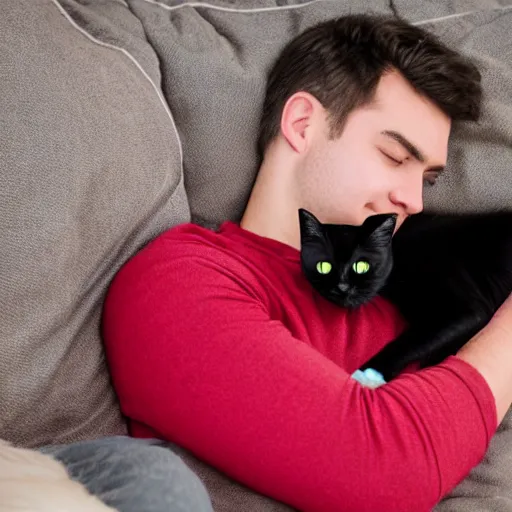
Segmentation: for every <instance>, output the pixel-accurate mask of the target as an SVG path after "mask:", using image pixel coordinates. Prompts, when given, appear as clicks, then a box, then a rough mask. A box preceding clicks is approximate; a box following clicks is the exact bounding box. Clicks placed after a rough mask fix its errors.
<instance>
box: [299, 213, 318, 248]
mask: <svg viewBox="0 0 512 512" xmlns="http://www.w3.org/2000/svg"><path fill="white" fill-rule="evenodd" d="M299 222H300V236H301V239H302V240H314V239H317V238H324V229H323V227H322V223H321V222H320V221H319V220H318V219H317V218H316V217H315V216H314V215H313V214H312V213H311V212H308V211H307V210H305V209H304V208H299Z"/></svg>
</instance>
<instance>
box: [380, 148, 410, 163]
mask: <svg viewBox="0 0 512 512" xmlns="http://www.w3.org/2000/svg"><path fill="white" fill-rule="evenodd" d="M379 151H380V152H381V153H382V154H383V155H384V156H385V157H386V159H387V160H389V161H390V162H391V163H392V164H394V165H401V164H403V163H404V161H403V160H400V159H399V158H394V157H392V156H391V155H390V154H389V153H386V152H385V151H382V149H379Z"/></svg>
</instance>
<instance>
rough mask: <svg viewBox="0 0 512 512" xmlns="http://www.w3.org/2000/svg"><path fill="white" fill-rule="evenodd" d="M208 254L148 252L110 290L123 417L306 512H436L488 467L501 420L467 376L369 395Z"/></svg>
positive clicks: (452, 374) (445, 374) (112, 361)
mask: <svg viewBox="0 0 512 512" xmlns="http://www.w3.org/2000/svg"><path fill="white" fill-rule="evenodd" d="M208 251H214V249H213V248H204V250H202V252H201V254H198V253H194V254H182V255H180V254H176V255H175V256H173V257H172V258H171V259H169V258H168V257H167V256H164V254H163V251H158V250H156V249H155V250H152V249H151V248H149V249H147V250H144V251H142V252H141V253H139V255H137V256H136V257H135V258H133V259H132V260H131V261H130V262H128V264H127V265H125V267H123V269H121V271H120V272H119V273H118V275H117V277H116V278H115V280H114V282H113V284H112V286H111V288H110V291H109V294H108V296H107V299H106V302H105V308H104V323H103V328H104V339H105V344H106V351H107V357H108V362H109V366H110V369H111V373H112V379H113V383H114V386H115V388H116V391H117V393H118V396H119V400H120V404H121V408H122V411H123V413H124V414H125V415H126V416H127V417H128V418H130V419H132V420H133V421H135V422H138V423H141V424H143V425H147V426H148V427H150V428H151V429H152V430H153V431H154V432H156V433H158V435H160V436H161V437H163V438H165V439H168V440H171V441H173V442H176V443H178V444H179V445H181V446H183V447H184V448H186V449H189V450H191V451H192V452H193V453H194V454H196V456H198V457H199V458H200V459H202V460H204V461H206V462H207V463H209V464H211V465H212V466H214V467H216V468H218V469H219V470H221V471H223V472H225V473H226V474H228V475H229V476H231V477H232V478H234V479H235V480H238V481H240V482H242V483H243V484H245V485H247V486H248V487H250V488H252V489H254V490H256V491H258V492H260V493H262V494H265V495H267V496H270V497H273V498H274V499H277V500H280V501H282V502H284V503H286V504H289V505H290V506H292V507H295V508H297V509H299V510H301V511H303V512H332V511H334V510H343V511H345V512H351V511H354V512H356V511H357V512H365V511H374V510H379V511H383V512H386V511H393V512H401V511H404V512H410V511H411V510H415V511H428V510H431V509H432V508H433V506H434V505H435V504H436V503H437V502H438V501H439V500H440V499H441V498H442V497H443V496H444V495H445V494H446V493H448V492H449V491H450V490H451V489H452V488H453V487H454V486H455V485H456V484H457V483H458V482H459V481H460V480H462V479H463V478H464V477H465V476H466V475H467V474H468V473H469V471H470V470H471V468H472V467H474V466H475V465H476V464H477V463H478V462H479V461H480V460H481V458H482V457H483V455H484V453H485V451H486V449H487V447H488V443H489V441H490V438H491V436H492V434H493V433H494V431H495V429H496V410H495V405H494V399H493V396H492V394H491V391H490V389H489V387H488V386H487V383H486V382H485V380H484V379H483V377H482V376H481V375H480V374H479V373H478V372H477V371H476V370H475V369H474V368H473V367H471V366H470V365H469V364H467V363H465V362H463V361H462V360H460V359H458V358H456V357H450V358H448V359H447V360H446V361H445V362H444V363H442V364H440V365H438V366H436V367H432V368H429V369H425V370H422V371H418V372H415V373H407V374H403V375H402V376H400V377H398V378H397V379H395V380H394V381H393V382H391V383H389V384H387V385H385V386H382V387H380V388H377V389H375V390H371V389H368V388H364V387H362V386H361V385H360V384H358V383H357V382H356V381H354V380H353V379H351V378H350V376H349V375H348V374H347V373H346V372H344V371H343V370H342V369H341V368H340V367H339V366H337V365H336V364H334V363H333V362H332V361H330V360H329V359H327V358H326V357H324V356H323V355H321V354H320V353H318V352H317V351H316V350H314V349H313V348H311V347H310V346H308V345H306V344H305V343H303V342H301V341H300V340H298V339H296V338H294V337H293V336H292V335H291V334H290V332H289V331H288V330H287V329H286V328H285V326H284V325H283V324H282V323H281V322H278V321H274V320H271V319H270V318H269V316H268V313H267V311H266V308H265V307H264V305H263V304H262V301H261V300H259V299H258V297H257V294H255V293H253V290H252V289H251V287H250V286H248V285H247V283H245V282H244V280H243V279H242V278H241V276H240V275H241V273H242V272H243V270H242V268H240V269H238V270H239V271H237V264H236V261H232V262H230V264H229V265H224V264H223V261H222V259H221V258H217V260H218V261H214V260H215V258H212V257H210V256H211V255H209V254H208ZM240 267H241V266H240Z"/></svg>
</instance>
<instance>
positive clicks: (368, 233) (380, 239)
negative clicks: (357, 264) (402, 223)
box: [361, 213, 397, 247]
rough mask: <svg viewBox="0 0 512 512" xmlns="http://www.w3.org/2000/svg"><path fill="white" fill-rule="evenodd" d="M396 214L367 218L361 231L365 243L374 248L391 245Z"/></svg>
mask: <svg viewBox="0 0 512 512" xmlns="http://www.w3.org/2000/svg"><path fill="white" fill-rule="evenodd" d="M396 219H397V215H396V213H384V214H380V215H371V216H370V217H368V218H367V219H366V220H365V221H364V223H363V225H362V229H361V235H362V237H363V238H364V240H365V241H367V242H368V243H369V244H371V245H372V246H374V247H384V246H386V245H388V244H390V243H391V239H392V238H393V233H394V231H395V226H396Z"/></svg>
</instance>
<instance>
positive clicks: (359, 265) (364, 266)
mask: <svg viewBox="0 0 512 512" xmlns="http://www.w3.org/2000/svg"><path fill="white" fill-rule="evenodd" d="M352 270H353V271H354V272H355V273H356V274H366V272H368V270H370V264H369V263H368V262H367V261H356V262H354V264H353V265H352Z"/></svg>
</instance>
